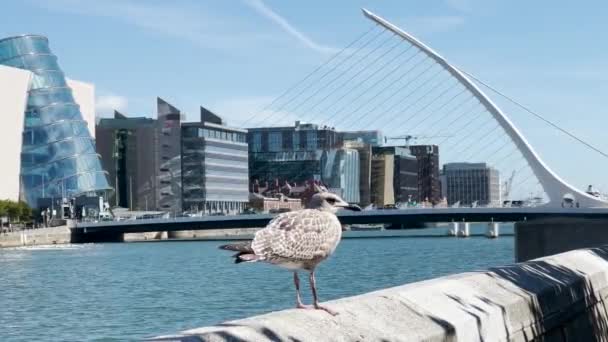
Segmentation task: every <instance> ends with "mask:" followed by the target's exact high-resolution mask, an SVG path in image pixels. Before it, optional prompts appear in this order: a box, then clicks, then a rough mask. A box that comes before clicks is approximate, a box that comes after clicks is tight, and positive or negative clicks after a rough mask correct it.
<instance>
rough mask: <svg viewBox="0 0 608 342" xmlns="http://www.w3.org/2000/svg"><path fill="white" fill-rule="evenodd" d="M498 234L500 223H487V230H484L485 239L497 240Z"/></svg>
mask: <svg viewBox="0 0 608 342" xmlns="http://www.w3.org/2000/svg"><path fill="white" fill-rule="evenodd" d="M499 234H500V223H498V222H490V223H488V229H487V230H486V237H487V238H490V239H494V238H497V237H498V235H499Z"/></svg>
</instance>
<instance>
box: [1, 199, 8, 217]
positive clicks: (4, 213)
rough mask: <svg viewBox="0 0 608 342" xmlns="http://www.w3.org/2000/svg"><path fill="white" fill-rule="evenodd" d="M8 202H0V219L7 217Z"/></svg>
mask: <svg viewBox="0 0 608 342" xmlns="http://www.w3.org/2000/svg"><path fill="white" fill-rule="evenodd" d="M8 202H9V201H8V200H0V217H5V216H7V215H8V212H7V207H8Z"/></svg>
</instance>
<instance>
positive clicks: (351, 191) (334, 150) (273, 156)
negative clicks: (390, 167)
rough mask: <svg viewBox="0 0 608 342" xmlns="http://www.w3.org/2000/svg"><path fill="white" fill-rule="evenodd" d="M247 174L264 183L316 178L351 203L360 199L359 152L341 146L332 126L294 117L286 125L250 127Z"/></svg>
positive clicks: (338, 135)
mask: <svg viewBox="0 0 608 342" xmlns="http://www.w3.org/2000/svg"><path fill="white" fill-rule="evenodd" d="M247 141H248V143H249V177H250V182H251V183H254V182H255V183H257V184H260V185H262V186H263V187H267V184H269V183H272V182H276V181H279V183H280V184H283V183H284V182H286V181H287V182H289V183H290V184H298V185H302V184H304V183H305V182H307V181H311V180H315V181H320V182H322V183H323V184H325V185H326V186H327V187H328V189H329V190H330V191H332V192H335V193H337V194H338V195H340V196H342V198H344V200H346V201H348V202H351V203H359V201H360V191H359V183H360V181H359V179H360V168H359V158H360V155H359V152H358V151H357V150H356V149H351V148H343V147H342V145H343V144H342V136H341V134H340V133H339V132H336V130H335V129H334V128H332V127H327V126H318V125H315V124H310V123H301V122H299V121H296V122H295V124H294V126H289V127H262V128H250V129H248V133H247Z"/></svg>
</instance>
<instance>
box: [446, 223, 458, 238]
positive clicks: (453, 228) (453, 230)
mask: <svg viewBox="0 0 608 342" xmlns="http://www.w3.org/2000/svg"><path fill="white" fill-rule="evenodd" d="M457 235H458V222H450V228H449V229H448V236H457Z"/></svg>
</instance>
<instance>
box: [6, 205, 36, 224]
mask: <svg viewBox="0 0 608 342" xmlns="http://www.w3.org/2000/svg"><path fill="white" fill-rule="evenodd" d="M0 217H8V219H9V222H19V221H23V220H25V221H29V220H31V218H32V208H30V206H29V205H28V204H27V203H25V202H22V201H19V202H15V201H11V200H0Z"/></svg>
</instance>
